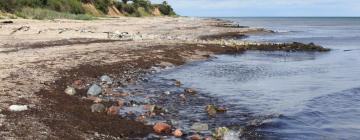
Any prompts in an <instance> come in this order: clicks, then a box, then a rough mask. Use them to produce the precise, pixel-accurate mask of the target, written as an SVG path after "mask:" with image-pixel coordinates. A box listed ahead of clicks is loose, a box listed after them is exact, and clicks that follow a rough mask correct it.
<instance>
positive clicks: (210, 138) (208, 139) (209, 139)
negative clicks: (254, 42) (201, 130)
mask: <svg viewBox="0 0 360 140" xmlns="http://www.w3.org/2000/svg"><path fill="white" fill-rule="evenodd" d="M204 140H215V139H214V138H212V137H206V138H205V139H204Z"/></svg>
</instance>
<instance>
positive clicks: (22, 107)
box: [9, 105, 29, 112]
mask: <svg viewBox="0 0 360 140" xmlns="http://www.w3.org/2000/svg"><path fill="white" fill-rule="evenodd" d="M28 109H29V108H28V106H27V105H11V106H10V107H9V110H10V111H14V112H19V111H26V110H28Z"/></svg>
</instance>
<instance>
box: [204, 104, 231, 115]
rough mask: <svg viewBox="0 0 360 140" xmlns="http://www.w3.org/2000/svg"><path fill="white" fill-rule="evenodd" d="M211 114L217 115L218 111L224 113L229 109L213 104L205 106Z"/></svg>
mask: <svg viewBox="0 0 360 140" xmlns="http://www.w3.org/2000/svg"><path fill="white" fill-rule="evenodd" d="M205 110H206V112H207V113H208V115H209V116H215V115H216V114H217V113H224V112H226V111H227V109H226V108H224V107H218V106H215V105H213V104H210V105H207V106H206V108H205Z"/></svg>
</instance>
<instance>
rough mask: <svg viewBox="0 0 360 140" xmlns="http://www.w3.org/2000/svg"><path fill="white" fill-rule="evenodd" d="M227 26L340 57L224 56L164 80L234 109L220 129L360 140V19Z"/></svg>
mask: <svg viewBox="0 0 360 140" xmlns="http://www.w3.org/2000/svg"><path fill="white" fill-rule="evenodd" d="M222 19H224V20H230V21H233V22H235V23H238V24H240V25H243V26H250V27H260V28H266V29H270V30H274V31H277V33H275V34H270V35H256V36H250V37H249V38H248V39H247V40H251V41H264V42H293V41H297V42H303V43H309V42H314V43H316V44H319V45H322V46H324V47H326V48H331V49H332V51H331V52H325V53H317V52H281V51H279V52H262V51H248V52H245V53H244V54H239V55H218V56H216V58H213V59H211V60H209V61H205V62H196V63H191V64H188V65H185V66H182V67H180V68H176V69H174V70H170V71H166V72H163V73H161V74H159V75H158V77H161V78H164V79H178V80H180V81H182V82H183V83H184V84H185V85H184V86H186V87H194V88H196V89H197V90H198V91H199V92H201V93H202V94H207V95H209V96H212V97H216V98H217V99H220V100H222V102H221V103H222V104H224V105H226V106H227V107H228V109H229V110H228V112H227V113H226V115H222V116H219V117H218V118H215V120H216V121H213V122H214V123H218V124H217V126H240V127H242V129H243V130H244V132H243V134H242V138H243V139H299V140H302V139H308V140H309V139H314V140H319V139H326V140H332V139H334V140H337V139H344V140H358V139H360V18H222ZM189 119H191V118H189Z"/></svg>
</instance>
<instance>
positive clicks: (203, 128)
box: [190, 123, 209, 131]
mask: <svg viewBox="0 0 360 140" xmlns="http://www.w3.org/2000/svg"><path fill="white" fill-rule="evenodd" d="M190 129H191V130H195V131H207V130H209V125H208V124H206V123H194V124H193V125H192V126H191V127H190Z"/></svg>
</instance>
